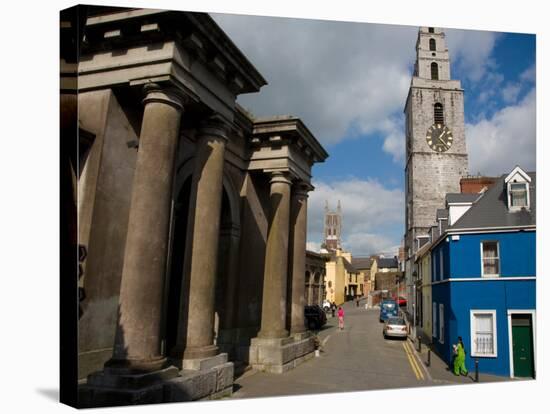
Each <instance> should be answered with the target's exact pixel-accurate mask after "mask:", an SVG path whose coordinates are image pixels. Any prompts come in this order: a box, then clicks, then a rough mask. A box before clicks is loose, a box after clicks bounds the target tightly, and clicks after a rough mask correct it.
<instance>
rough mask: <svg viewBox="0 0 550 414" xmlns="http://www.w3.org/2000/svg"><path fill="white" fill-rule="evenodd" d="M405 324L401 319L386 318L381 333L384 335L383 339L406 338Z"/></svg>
mask: <svg viewBox="0 0 550 414" xmlns="http://www.w3.org/2000/svg"><path fill="white" fill-rule="evenodd" d="M407 330H408V328H407V324H406V323H405V320H404V319H403V318H394V317H391V318H388V320H387V321H386V323H385V324H384V329H383V330H382V333H383V334H384V339H386V338H388V337H392V338H406V337H407Z"/></svg>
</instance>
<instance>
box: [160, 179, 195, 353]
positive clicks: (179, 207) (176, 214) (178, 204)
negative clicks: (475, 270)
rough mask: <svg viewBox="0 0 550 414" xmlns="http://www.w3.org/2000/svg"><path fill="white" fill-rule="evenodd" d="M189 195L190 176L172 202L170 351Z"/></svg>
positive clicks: (177, 310)
mask: <svg viewBox="0 0 550 414" xmlns="http://www.w3.org/2000/svg"><path fill="white" fill-rule="evenodd" d="M190 195H191V176H189V177H188V178H187V179H186V180H185V182H184V184H183V185H182V187H181V189H180V191H179V193H178V195H177V198H176V200H175V203H174V211H173V223H174V224H173V229H174V237H173V238H172V253H171V257H170V278H169V281H168V294H167V296H168V297H167V305H166V335H165V338H166V350H168V351H170V350H171V349H172V348H174V346H175V345H176V343H177V339H178V338H177V335H178V330H179V329H178V322H179V317H180V308H181V306H182V305H183V303H182V300H181V299H182V298H181V293H182V285H183V265H184V259H185V243H186V234H187V221H188V216H189V199H190Z"/></svg>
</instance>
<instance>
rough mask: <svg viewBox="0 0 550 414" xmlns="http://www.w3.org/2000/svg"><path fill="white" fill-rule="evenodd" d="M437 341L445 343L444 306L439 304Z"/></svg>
mask: <svg viewBox="0 0 550 414" xmlns="http://www.w3.org/2000/svg"><path fill="white" fill-rule="evenodd" d="M439 343H440V344H444V343H445V306H444V305H443V303H440V304H439Z"/></svg>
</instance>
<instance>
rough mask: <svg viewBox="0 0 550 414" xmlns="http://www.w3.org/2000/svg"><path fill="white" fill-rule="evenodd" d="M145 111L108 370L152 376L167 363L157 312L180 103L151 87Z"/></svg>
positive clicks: (174, 96) (177, 97)
mask: <svg viewBox="0 0 550 414" xmlns="http://www.w3.org/2000/svg"><path fill="white" fill-rule="evenodd" d="M145 91H146V97H145V99H144V100H143V102H144V104H145V109H144V113H143V122H142V126H141V135H140V140H139V150H138V154H137V161H136V169H135V173H134V181H133V187H132V198H131V203H130V216H129V221H128V234H127V237H126V250H125V253H124V265H123V269H122V280H121V286H120V297H119V316H118V326H117V332H116V337H115V346H114V350H113V357H112V359H111V360H109V361H108V362H107V363H106V364H105V366H106V368H107V367H108V368H110V369H114V370H117V369H118V370H121V371H123V372H132V371H134V370H135V371H140V372H143V371H155V370H158V369H161V368H162V367H163V366H164V365H165V363H166V358H165V357H164V354H163V351H162V350H161V340H162V338H161V335H160V333H161V311H162V298H163V289H164V277H165V271H166V269H165V266H166V258H167V254H168V251H167V246H168V231H169V219H170V203H171V199H172V181H173V175H174V162H175V157H176V151H177V145H178V138H179V129H180V118H181V113H182V110H183V101H182V97H181V96H180V95H178V94H177V92H176V91H175V90H173V89H169V88H168V89H163V88H161V87H159V86H158V85H155V84H149V85H147V86H146V88H145Z"/></svg>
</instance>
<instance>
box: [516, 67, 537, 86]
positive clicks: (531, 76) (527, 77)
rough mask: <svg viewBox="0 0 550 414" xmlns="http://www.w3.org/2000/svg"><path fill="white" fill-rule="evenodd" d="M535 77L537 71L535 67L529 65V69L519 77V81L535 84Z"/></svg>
mask: <svg viewBox="0 0 550 414" xmlns="http://www.w3.org/2000/svg"><path fill="white" fill-rule="evenodd" d="M536 77H537V69H536V67H535V65H534V64H533V65H531V66H530V67H529V68H527V69H525V71H524V72H523V73H522V74H521V75H520V77H519V78H520V80H521V81H523V82H535V80H536Z"/></svg>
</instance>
